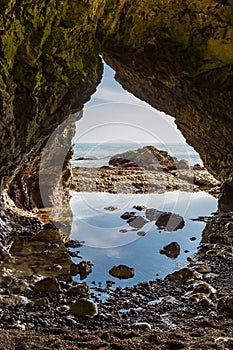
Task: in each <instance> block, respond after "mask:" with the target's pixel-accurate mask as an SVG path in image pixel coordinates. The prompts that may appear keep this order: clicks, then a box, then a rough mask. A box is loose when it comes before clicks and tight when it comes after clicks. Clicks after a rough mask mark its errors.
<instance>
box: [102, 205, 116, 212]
mask: <svg viewBox="0 0 233 350" xmlns="http://www.w3.org/2000/svg"><path fill="white" fill-rule="evenodd" d="M104 209H105V210H108V211H114V210H117V207H114V206H110V207H105V208H104Z"/></svg>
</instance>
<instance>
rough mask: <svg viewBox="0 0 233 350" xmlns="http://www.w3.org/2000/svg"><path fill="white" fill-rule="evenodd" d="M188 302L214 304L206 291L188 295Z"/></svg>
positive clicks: (205, 304)
mask: <svg viewBox="0 0 233 350" xmlns="http://www.w3.org/2000/svg"><path fill="white" fill-rule="evenodd" d="M187 300H188V302H190V303H201V304H202V305H203V306H210V305H212V301H211V300H210V299H209V298H208V296H207V294H205V293H195V294H191V295H190V296H188V297H187Z"/></svg>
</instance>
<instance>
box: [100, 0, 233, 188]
mask: <svg viewBox="0 0 233 350" xmlns="http://www.w3.org/2000/svg"><path fill="white" fill-rule="evenodd" d="M110 3H111V5H109V7H107V9H106V11H105V13H104V17H103V19H102V21H101V23H100V25H99V29H98V36H99V38H100V39H101V38H102V43H103V47H104V59H105V60H106V62H107V63H108V64H109V65H110V66H111V67H112V68H113V69H114V70H115V71H116V80H117V81H118V82H119V83H120V84H122V86H123V87H124V88H125V89H126V90H128V91H129V92H131V93H133V94H134V95H135V96H137V97H138V98H140V99H142V100H144V101H146V102H148V103H149V104H150V105H152V106H153V107H155V108H156V109H158V110H161V111H164V112H166V113H167V114H169V115H172V116H174V117H175V118H176V123H177V126H178V128H179V129H180V130H181V132H182V134H183V135H184V137H185V138H186V140H187V142H188V143H189V144H190V145H192V146H193V147H194V148H195V149H196V151H197V152H198V153H199V154H200V156H201V158H202V160H203V162H204V164H205V166H206V167H207V168H208V170H209V171H210V172H211V173H212V174H214V175H215V176H216V177H218V178H219V179H221V180H222V181H224V182H227V183H228V184H232V183H233V174H232V164H233V155H232V149H233V138H232V132H233V68H232V67H233V66H232V64H233V1H231V0H230V1H213V0H204V1H174V0H173V1H162V0H158V1H156V2H155V1H137V0H136V1H133V2H132V1H120V2H119V1H111V2H110Z"/></svg>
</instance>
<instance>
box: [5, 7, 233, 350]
mask: <svg viewBox="0 0 233 350" xmlns="http://www.w3.org/2000/svg"><path fill="white" fill-rule="evenodd" d="M232 5H233V4H232V1H231V0H227V1H219V2H216V1H214V0H206V1H193V2H190V1H180V2H177V1H175V0H166V1H164V0H159V1H156V3H155V2H153V1H149V0H146V1H139V0H135V1H129V0H119V1H116V0H103V1H99V0H94V1H89V0H85V1H80V2H78V3H77V2H76V1H68V0H65V1H44V0H40V1H38V2H37V3H35V2H33V1H31V0H24V1H18V0H16V1H12V0H6V1H3V2H2V3H1V4H0V18H1V29H0V35H1V61H0V62H1V73H0V78H1V79H0V91H1V93H0V111H1V119H0V139H1V162H0V174H1V185H0V186H1V187H0V188H1V197H0V210H1V220H0V224H1V231H0V239H1V241H0V249H1V251H0V255H1V271H2V276H1V288H2V290H3V294H2V295H1V305H2V306H3V308H4V312H3V316H1V317H2V324H3V327H2V328H3V329H4V331H5V330H6V332H7V329H10V328H7V326H6V325H7V323H9V324H10V325H11V326H12V325H13V327H12V328H13V333H12V335H10V338H9V339H8V340H7V339H5V340H4V338H1V342H2V344H5V347H4V348H6V349H8V348H9V349H11V348H12V344H13V343H14V342H15V337H16V335H15V334H14V329H18V330H19V329H20V326H19V325H20V324H21V323H22V322H21V321H20V317H21V316H20V314H18V313H17V305H21V306H20V308H24V307H25V308H26V306H25V304H24V303H23V300H24V301H25V300H26V299H24V298H27V299H28V300H34V299H35V300H37V301H36V302H37V304H35V305H37V306H36V308H38V309H39V311H38V312H39V313H40V312H43V307H45V308H46V305H47V307H48V305H49V304H51V303H52V300H53V297H52V296H50V295H47V294H45V295H43V293H44V292H45V293H46V290H44V289H43V288H45V287H44V286H43V285H42V286H41V284H40V283H39V282H40V281H38V277H36V276H37V275H38V274H41V275H42V276H44V277H45V279H46V278H47V279H48V280H46V281H45V284H46V283H47V284H46V286H48V285H49V286H50V287H49V288H50V292H51V293H55V295H56V297H55V299H56V298H57V299H56V302H58V299H59V298H58V297H57V295H58V294H56V293H59V291H61V290H62V288H63V287H64V288H65V290H67V288H68V287H70V288H73V287H74V286H71V284H72V277H71V276H73V275H75V274H80V276H82V277H84V278H85V276H86V275H88V274H89V273H90V271H91V269H92V267H91V262H85V264H81V263H80V264H74V263H73V262H72V261H71V259H70V253H69V252H68V250H67V248H70V247H72V242H71V241H69V232H70V226H71V221H72V212H71V209H70V200H71V199H70V192H69V190H70V187H71V184H72V177H73V175H72V169H71V163H70V160H71V158H72V155H73V148H72V139H73V137H74V135H75V123H76V121H77V120H78V119H80V118H81V117H82V109H83V106H84V104H85V103H86V102H87V101H88V100H89V99H90V98H91V96H92V95H93V94H94V92H95V91H96V88H97V87H98V85H99V83H100V81H101V77H102V74H103V62H102V59H101V56H102V57H103V59H104V61H105V62H106V63H107V64H108V65H109V66H110V67H111V68H112V69H113V70H114V71H115V72H116V74H115V79H116V81H117V82H119V83H120V84H121V85H122V87H123V88H124V89H125V90H127V91H128V92H130V93H132V94H133V95H134V96H135V97H137V98H139V99H140V100H142V101H145V102H146V103H148V104H149V105H150V106H152V107H154V108H156V109H157V110H159V111H162V112H165V113H166V114H168V115H170V116H172V117H174V118H175V123H176V125H177V127H178V129H179V130H180V132H181V133H182V135H183V136H184V137H185V139H186V140H187V143H188V144H189V145H190V146H192V147H193V148H194V149H195V150H196V152H197V153H198V154H199V155H200V157H201V159H202V161H203V164H204V166H205V167H206V169H207V170H208V171H209V172H210V174H212V175H213V176H214V177H215V178H216V179H218V180H219V181H220V182H221V193H220V195H219V202H218V211H217V212H216V214H215V216H214V217H212V218H204V217H203V218H202V220H203V222H205V224H206V227H205V229H204V231H203V236H202V242H201V244H200V251H199V253H200V254H199V258H198V259H199V260H200V261H203V262H204V263H205V264H204V263H203V264H204V265H203V264H202V265H201V264H198V263H196V265H195V261H191V262H190V264H191V265H190V266H191V268H188V267H187V268H184V269H183V270H182V271H181V270H180V272H179V273H177V274H176V275H174V274H173V275H172V274H171V275H170V276H169V275H168V276H169V277H168V279H165V280H164V281H159V282H156V281H149V282H148V283H147V284H146V285H145V286H144V287H142V286H140V285H139V286H138V287H135V290H134V289H133V290H131V291H130V292H129V293H131V294H132V293H134V292H135V293H136V292H138V293H139V292H140V288H144V289H145V290H147V291H148V297H149V296H150V297H151V298H152V294H153V293H154V294H156V292H155V291H156V288H158V290H160V289H159V288H161V290H165V289H166V288H167V291H168V292H166V293H165V294H166V295H165V297H168V294H169V293H170V294H172V291H173V290H176V288H178V289H179V288H180V289H179V291H178V289H177V292H175V294H176V293H177V295H178V299H179V298H180V299H179V300H180V301H179V302H180V303H183V302H184V301H183V299H182V298H181V297H180V296H179V293H181V294H182V293H183V294H184V295H185V298H187V299H188V298H189V297H190V296H188V294H185V293H186V292H187V290H186V289H185V283H186V282H187V281H188V280H189V279H190V278H194V279H195V278H196V279H197V280H198V279H201V277H200V276H199V277H198V275H197V274H195V273H194V271H193V269H192V266H197V268H196V272H197V273H199V274H203V273H204V274H206V275H204V279H205V278H206V281H208V283H207V282H205V283H206V284H205V285H204V284H203V283H204V282H203V283H202V284H201V282H200V281H199V283H200V285H201V286H202V287H200V288H199V287H198V286H195V288H196V289H195V288H194V289H195V291H196V293H194V294H198V293H199V294H200V293H202V292H203V290H207V289H208V288H209V289H208V290H209V292H207V294H206V298H205V300H204V301H203V300H202V301H201V300H199V299H198V298H199V297H200V295H199V296H198V295H195V296H192V301H193V302H194V304H195V303H196V304H195V305H194V306H193V307H192V306H188V308H189V311H188V312H189V313H190V315H191V314H192V312H193V313H194V314H195V312H196V314H195V315H196V316H197V315H198V313H200V314H201V312H203V314H202V316H203V317H206V315H207V314H208V307H209V308H210V309H211V310H212V311H213V314H214V312H215V308H217V314H215V315H214V316H213V318H212V319H211V320H208V321H206V324H207V327H208V325H209V324H210V323H211V322H214V321H213V319H214V317H217V318H218V320H221V327H220V331H219V332H218V331H217V330H215V331H214V334H215V336H214V339H215V340H216V339H218V340H216V341H213V339H212V338H213V337H212V338H211V334H212V333H211V332H212V331H211V328H208V331H204V328H201V326H200V325H199V326H200V328H198V327H199V326H198V325H196V323H195V322H196V321H193V322H194V324H195V326H194V327H197V328H196V330H197V332H198V334H199V335H200V337H199V339H195V336H192V334H191V331H190V329H189V330H185V328H184V327H183V325H182V324H179V325H178V326H177V327H178V328H179V329H178V333H179V337H177V338H176V335H173V338H172V339H169V337H170V335H171V334H173V331H172V330H171V329H169V327H167V326H168V323H169V322H170V321H169V320H168V321H167V325H166V327H167V328H166V327H165V326H164V327H165V328H164V335H163V336H162V338H161V339H158V334H157V333H156V330H153V332H154V333H153V336H154V340H152V334H151V335H148V336H146V337H145V338H144V340H142V342H144V343H143V344H144V346H147V347H151V348H153V347H152V346H154V348H155V349H156V348H159V346H163V345H164V344H165V345H164V346H167V348H168V349H172V348H175V347H174V346H176V345H174V344H175V343H178V346H180V348H182V346H183V348H184V346H186V345H187V344H186V343H185V338H187V339H189V340H188V341H189V342H190V344H195V345H196V346H199V348H200V349H201V348H202V346H203V349H204V348H206V344H207V343H208V342H212V343H211V345H213V346H214V343H213V342H215V344H216V342H217V345H219V344H220V345H221V342H222V340H221V339H220V338H219V337H222V336H224V337H226V336H228V334H229V332H228V328H229V325H230V324H231V321H232V320H231V315H232V295H231V293H232V279H231V271H232V230H233V227H232V225H233V218H232V210H233V176H232V164H233V156H232V148H233V147H232V142H233V141H232V132H233V116H232V111H233V68H232V64H233V39H232V37H233V36H232V32H233V30H232V18H233V8H232ZM51 140H52V142H51ZM61 145H62V147H61ZM55 155H56V156H55ZM61 159H62V162H61ZM41 188H43V190H42V191H41ZM48 207H52V208H53V209H54V211H53V214H52V216H53V220H51V218H50V217H49V215H47V214H46V213H45V212H44V209H45V208H48ZM61 215H62V217H63V220H60V217H61ZM38 242H40V243H38ZM73 244H75V243H74V242H73ZM48 246H49V247H50V248H48ZM56 249H57V253H56V254H53V253H51V251H53V250H56ZM215 249H217V250H218V251H217V252H216V250H215ZM224 259H225V260H224ZM17 264H18V266H17ZM211 264H212V265H211ZM207 265H210V266H212V267H210V268H209V267H208V266H207ZM200 266H202V267H200ZM203 266H206V270H205V268H204V267H203ZM51 267H52V268H51ZM20 268H21V269H22V271H23V278H22V274H21V272H22V271H21V272H20ZM201 269H202V272H198V271H201ZM203 269H204V270H205V272H203ZM213 270H214V271H213ZM9 271H11V273H10V272H9ZM214 272H216V275H217V276H215V277H214V276H212V277H206V276H207V274H208V273H210V274H211V273H212V274H213V273H214ZM64 275H66V277H65V278H64V279H63V280H62V283H60V285H59V283H58V280H59V281H60V280H61V279H62V278H63V277H62V276H64ZM25 276H27V278H26V277H25ZM208 278H209V279H208ZM211 278H214V284H215V289H216V291H215V292H214V291H213V289H211V288H210V287H208V286H207V284H208V285H209V283H210V284H211V283H212V282H211V281H212V280H211ZM25 281H26V282H25ZM27 283H28V285H29V287H28V288H27V287H26V284H27ZM156 283H157V284H156ZM177 283H178V284H179V283H180V285H179V287H177ZM181 284H183V285H182V286H181ZM62 286H63V287H62ZM84 286H85V288H84ZM79 287H80V286H79ZM7 288H8V289H9V291H7ZM47 288H48V287H47ZM80 288H81V287H80ZM82 288H84V289H85V292H80V291H79V293H80V294H79V295H84V296H85V295H86V294H85V293H87V290H88V286H86V285H84V284H83V285H82ZM35 291H37V295H36V292H35ZM152 291H153V293H152ZM47 292H48V291H47ZM118 292H119V293H121V292H120V291H118ZM17 293H18V294H17ZM20 293H21V294H22V295H20ZM38 293H39V294H38ZM67 293H68V292H67ZM69 293H71V295H72V293H73V292H69ZM69 293H68V294H69ZM82 293H84V294H82ZM122 293H123V292H122ZM125 293H126V294H127V293H128V292H127V290H126V292H125ZM9 294H10V295H11V294H12V295H13V296H14V298H13V297H12V298H10V297H9ZM144 294H145V295H146V293H145V292H144ZM170 294H169V295H170ZM65 295H66V292H65ZM120 295H121V297H122V298H123V294H120ZM210 296H211V297H210ZM115 297H116V295H115ZM162 297H163V296H162ZM173 297H174V298H175V296H173ZM209 297H210V298H209ZM46 298H47V299H46ZM156 298H161V295H160V294H158V293H157V294H156ZM156 298H154V299H156ZM190 298H191V297H190ZM39 299H42V300H39ZM139 299H140V298H139ZM135 300H136V297H135ZM170 300H171V299H170ZM185 300H186V299H185ZM152 301H153V300H152V299H151V300H150V301H148V302H150V303H151V302H152ZM173 301H174V299H173ZM30 303H31V304H30ZM40 303H42V304H40ZM43 303H44V304H43ZM86 303H87V304H88V303H89V304H88V306H87V305H85V307H88V308H90V307H91V306H90V303H91V302H90V301H88V300H86ZM134 303H137V302H136V301H134ZM202 303H203V305H204V306H203V308H204V309H203V310H201V311H200V309H198V307H200V305H202ZM28 304H29V305H32V302H28ZM173 304H174V305H175V302H174V303H173ZM173 304H172V305H173ZM22 305H24V306H22ZM33 305H34V304H33ZM73 305H74V306H73V307H72V308H73V310H76V311H74V313H75V312H76V314H77V315H78V312H79V311H77V308H76V306H77V305H76V304H75V303H74V304H73ZM148 305H150V307H151V308H152V306H153V307H155V305H157V304H156V303H154V304H153V303H151V304H148ZM159 305H160V304H159ZM182 305H183V304H182ZM196 305H198V306H196ZM92 306H93V305H92ZM40 307H42V311H40ZM67 307H68V306H67ZM150 307H149V309H150ZM29 308H30V307H29ZM72 308H71V309H72ZM157 308H158V312H159V310H160V309H159V308H160V306H158V307H157ZM205 308H206V309H205ZM145 309H146V307H145ZM9 310H13V311H9ZM20 310H21V309H20ZM67 310H68V309H67ZM88 310H89V309H88ZM106 310H107V309H105V311H104V312H103V314H104V316H103V317H102V316H98V317H100V318H98V317H97V319H95V316H96V309H95V308H94V310H92V311H90V312H93V314H92V316H94V318H92V319H91V320H90V321H88V322H89V325H90V327H91V328H92V329H93V327H97V328H96V329H97V330H98V329H99V328H98V327H100V325H101V322H103V324H104V325H106V324H107V322H108V321H107V320H108V317H109V322H110V324H111V325H112V326H111V327H112V328H111V327H110V328H111V329H112V330H111V331H110V333H111V332H112V333H111V334H112V337H113V338H112V342H113V343H114V342H115V344H116V343H117V342H118V340H119V339H120V340H119V341H120V342H121V345H122V347H123V348H127V346H128V347H129V346H130V345H129V344H131V343H130V342H131V341H132V344H134V341H135V342H137V340H133V335H132V339H131V340H128V343H127V341H126V339H130V337H131V336H130V335H129V334H131V333H133V334H134V336H135V337H136V338H137V336H136V335H135V334H136V333H137V330H138V332H139V333H140V329H143V327H144V330H145V329H146V330H147V331H150V329H149V328H150V327H149V326H148V325H145V324H144V326H143V322H144V321H148V322H149V320H150V317H151V314H150V313H145V314H144V317H141V320H142V321H143V322H141V321H140V317H137V312H138V310H136V314H135V313H134V312H132V315H131V316H132V317H131V316H130V317H131V319H130V322H131V323H132V324H134V330H133V329H132V330H131V328H130V326H129V323H128V324H127V326H126V329H125V333H124V335H123V333H122V337H120V333H119V334H118V335H117V334H115V333H114V332H113V328H114V327H118V328H119V329H121V331H119V332H123V331H122V327H123V328H124V320H126V319H127V317H128V316H127V315H126V316H122V313H118V314H117V312H116V310H115V311H113V314H112V315H109V314H108V313H107V311H106ZM156 310H157V309H156ZM164 310H165V311H166V308H162V307H161V313H162V311H163V312H165V311H164ZM12 312H13V314H15V316H14V317H15V319H14V317H13V318H12V316H11V313H12ZM59 312H60V311H59ZM166 312H167V311H166ZM222 313H223V315H224V317H222ZM9 315H10V316H9ZM79 315H80V314H79ZM119 315H120V316H119ZM81 316H83V315H81ZM84 316H85V315H84ZM101 317H102V318H101ZM169 317H171V316H169ZM211 317H212V316H211ZM11 318H12V320H11ZM32 319H33V318H32ZM114 320H116V321H114ZM34 321H35V320H33V321H32V323H33V322H34ZM176 321H177V322H178V320H177V319H176ZM25 322H26V321H25ZM75 322H76V321H75ZM88 322H87V323H88ZM104 322H105V323H104ZM114 322H115V323H114ZM151 322H152V323H153V322H155V320H152V321H151ZM208 322H209V323H208ZM26 323H27V322H26ZM29 323H30V322H29ZM87 323H85V321H84V322H83V324H82V326H83V327H84V329H85V328H87ZM16 324H18V326H15V325H16ZM42 324H43V323H41V327H42V328H43V327H46V326H45V325H44V326H43V325H42ZM138 324H139V325H138ZM140 324H141V326H140ZM165 324H166V322H165ZM17 327H18V328H17ZM51 327H52V326H51ZM72 327H73V326H71V329H72ZM104 327H105V326H104ZM127 327H128V328H127ZM140 327H142V328H140ZM146 327H147V328H146ZM148 327H149V328H148ZM42 328H41V329H42ZM55 328H56V326H55ZM55 328H54V329H55ZM132 328H133V327H132ZM21 329H24V331H25V332H29V333H30V329H29V328H27V326H25V325H23V326H22V327H21ZM41 329H40V327H39V328H38V329H36V331H38V332H41ZM94 329H95V328H94ZM127 332H128V333H127ZM130 332H131V333H130ZM134 332H136V333H134ZM29 333H28V334H29ZM51 333H52V334H53V336H54V337H55V338H56V337H57V339H59V335H58V333H56V331H52V330H51ZM203 334H205V336H204V338H203V340H201V337H202V335H203ZM100 335H101V332H100V333H99V335H98V339H99V342H100V343H101V341H102V340H100V339H102V338H101V336H100ZM166 336H167V338H166ZM3 337H4V335H3ZM64 337H65V336H64V334H63V335H62V336H61V337H60V340H61V342H63V343H62V344H61V347H60V348H61V349H62V348H64V344H65V343H64V342H66V340H65V339H64ZM82 337H84V338H85V335H84V334H81V335H80V338H79V339H82ZM106 337H107V335H106V334H105V338H106ZM108 337H109V335H108ZM127 337H128V338H127ZM156 337H157V338H156ZM55 338H54V339H55ZM155 338H156V339H155ZM25 339H28V338H27V337H26V338H25ZM103 339H104V336H103ZM106 339H107V338H106ZM108 339H109V338H108ZM140 339H141V338H140ZM211 339H212V340H211ZM219 339H220V340H219ZM227 339H228V338H227ZM8 341H9V342H10V341H12V342H13V343H8ZM27 341H28V340H25V342H26V343H27ZM46 341H47V340H46V339H44V340H43V342H42V344H41V346H42V348H43V347H45V346H46ZM54 341H55V340H54ZM67 341H68V340H67ZM226 341H227V342H228V344H227V345H229V348H230V347H231V345H232V338H230V336H229V339H228V340H226ZM4 342H5V343H4ZM77 342H78V340H77ZM26 343H25V344H26ZM110 343H111V340H108V345H107V346H111V345H109V344H110ZM126 343H127V344H128V345H127V344H126ZM101 344H102V343H101ZM145 344H147V345H145ZM148 344H149V345H148ZM161 344H163V345H161ZM184 344H186V345H184ZM220 345H219V346H220ZM38 346H39V345H38ZM38 348H40V347H38Z"/></svg>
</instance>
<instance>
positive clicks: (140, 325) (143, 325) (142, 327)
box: [131, 322, 151, 331]
mask: <svg viewBox="0 0 233 350" xmlns="http://www.w3.org/2000/svg"><path fill="white" fill-rule="evenodd" d="M131 328H133V329H140V330H145V331H147V330H151V325H150V324H149V323H147V322H137V323H133V324H132V325H131Z"/></svg>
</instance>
